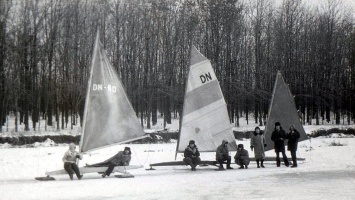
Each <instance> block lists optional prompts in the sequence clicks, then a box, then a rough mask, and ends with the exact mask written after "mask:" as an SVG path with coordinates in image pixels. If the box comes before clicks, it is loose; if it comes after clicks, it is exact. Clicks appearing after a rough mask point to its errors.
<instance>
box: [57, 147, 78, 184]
mask: <svg viewBox="0 0 355 200" xmlns="http://www.w3.org/2000/svg"><path fill="white" fill-rule="evenodd" d="M76 159H80V160H81V159H82V155H81V154H79V152H77V151H75V144H74V143H70V144H69V150H68V151H66V152H65V153H64V156H63V158H62V160H63V162H64V169H65V171H66V172H67V173H68V174H69V177H70V179H71V180H73V174H74V173H75V174H76V176H77V177H78V179H79V180H81V178H82V177H83V175H80V170H79V167H78V165H77V164H76Z"/></svg>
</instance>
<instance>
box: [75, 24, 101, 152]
mask: <svg viewBox="0 0 355 200" xmlns="http://www.w3.org/2000/svg"><path fill="white" fill-rule="evenodd" d="M99 37H100V32H99V29H97V33H96V39H95V44H94V50H93V55H92V60H91V68H90V77H89V81H88V87H87V90H86V98H85V107H84V118H83V128H82V131H81V136H80V142H79V153H81V146H82V144H83V139H84V134H85V125H86V117H87V112H88V104H89V99H90V98H89V96H90V91H91V85H92V84H91V82H92V74H93V70H94V60H95V59H96V53H95V51H96V49H97V47H98V45H99V40H100V39H99Z"/></svg>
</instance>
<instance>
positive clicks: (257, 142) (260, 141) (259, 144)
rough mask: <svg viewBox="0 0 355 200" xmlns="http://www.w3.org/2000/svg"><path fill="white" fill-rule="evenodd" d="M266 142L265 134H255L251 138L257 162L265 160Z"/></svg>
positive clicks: (251, 146)
mask: <svg viewBox="0 0 355 200" xmlns="http://www.w3.org/2000/svg"><path fill="white" fill-rule="evenodd" d="M265 145H266V140H265V137H264V134H257V133H256V132H254V133H253V134H252V135H251V137H250V148H253V150H254V155H255V159H256V160H260V159H264V158H265Z"/></svg>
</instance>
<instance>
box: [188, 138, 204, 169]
mask: <svg viewBox="0 0 355 200" xmlns="http://www.w3.org/2000/svg"><path fill="white" fill-rule="evenodd" d="M184 157H185V158H184V162H185V163H186V164H187V165H190V166H191V171H196V166H197V165H198V163H199V162H201V158H200V152H199V151H198V149H197V146H196V145H195V141H194V140H190V142H189V145H188V146H187V147H186V148H185V151H184Z"/></svg>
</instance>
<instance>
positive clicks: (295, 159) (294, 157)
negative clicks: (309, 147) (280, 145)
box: [290, 151, 297, 166]
mask: <svg viewBox="0 0 355 200" xmlns="http://www.w3.org/2000/svg"><path fill="white" fill-rule="evenodd" d="M290 152H291V157H292V162H293V166H297V157H296V151H290Z"/></svg>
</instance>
